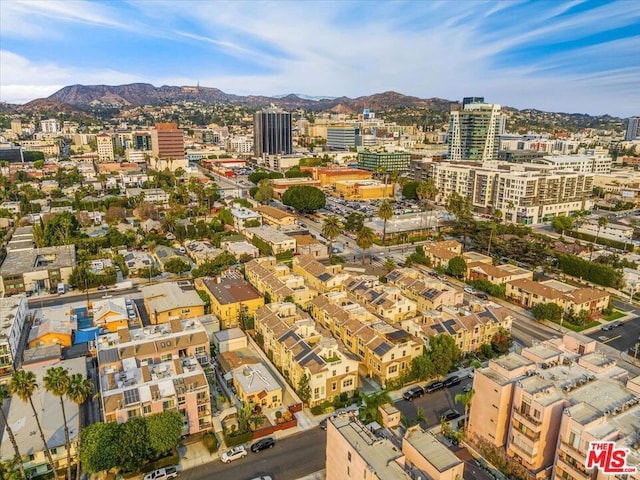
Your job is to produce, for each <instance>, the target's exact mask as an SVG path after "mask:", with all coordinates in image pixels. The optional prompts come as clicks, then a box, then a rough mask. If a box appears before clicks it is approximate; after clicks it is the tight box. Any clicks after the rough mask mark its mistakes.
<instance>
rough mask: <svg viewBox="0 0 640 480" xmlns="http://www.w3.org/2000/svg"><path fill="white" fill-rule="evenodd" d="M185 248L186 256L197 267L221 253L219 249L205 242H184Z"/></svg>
mask: <svg viewBox="0 0 640 480" xmlns="http://www.w3.org/2000/svg"><path fill="white" fill-rule="evenodd" d="M185 248H186V251H187V255H189V257H190V258H191V259H192V260H193V261H194V263H195V264H196V265H198V266H200V265H202V264H203V263H206V262H209V261H211V260H213V259H214V258H216V257H217V256H218V255H220V254H221V253H222V252H223V250H222V249H221V248H216V247H214V246H213V244H211V243H210V242H208V241H206V240H192V241H187V242H185Z"/></svg>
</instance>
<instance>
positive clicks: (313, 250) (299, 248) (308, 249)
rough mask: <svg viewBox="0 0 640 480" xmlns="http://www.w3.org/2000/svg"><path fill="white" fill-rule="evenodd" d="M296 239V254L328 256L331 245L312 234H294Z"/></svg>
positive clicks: (317, 256) (314, 256)
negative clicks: (321, 241)
mask: <svg viewBox="0 0 640 480" xmlns="http://www.w3.org/2000/svg"><path fill="white" fill-rule="evenodd" d="M293 238H295V240H296V254H298V255H310V256H312V257H313V258H328V257H329V247H328V246H327V245H325V244H324V243H320V241H319V240H318V239H316V238H314V237H313V236H312V235H293Z"/></svg>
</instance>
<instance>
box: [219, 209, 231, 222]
mask: <svg viewBox="0 0 640 480" xmlns="http://www.w3.org/2000/svg"><path fill="white" fill-rule="evenodd" d="M218 220H220V221H221V222H222V223H224V224H225V225H233V215H231V210H229V209H228V208H223V209H222V210H220V211H219V212H218Z"/></svg>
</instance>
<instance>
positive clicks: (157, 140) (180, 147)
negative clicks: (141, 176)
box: [149, 123, 189, 172]
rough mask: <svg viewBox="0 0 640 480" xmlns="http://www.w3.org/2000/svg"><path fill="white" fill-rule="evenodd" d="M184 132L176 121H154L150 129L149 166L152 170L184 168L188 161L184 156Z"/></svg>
mask: <svg viewBox="0 0 640 480" xmlns="http://www.w3.org/2000/svg"><path fill="white" fill-rule="evenodd" d="M184 152H185V150H184V133H183V131H182V130H181V129H179V128H178V124H176V123H156V125H155V128H154V129H152V130H151V158H150V160H149V166H150V167H151V168H153V169H154V170H158V171H162V170H165V169H169V171H171V172H175V171H176V170H177V169H178V168H181V169H182V170H185V169H186V168H187V167H188V166H189V162H188V161H187V159H186V157H185V153H184Z"/></svg>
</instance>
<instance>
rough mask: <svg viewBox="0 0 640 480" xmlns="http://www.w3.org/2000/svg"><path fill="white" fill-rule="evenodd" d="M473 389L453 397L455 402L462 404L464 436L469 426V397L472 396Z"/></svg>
mask: <svg viewBox="0 0 640 480" xmlns="http://www.w3.org/2000/svg"><path fill="white" fill-rule="evenodd" d="M474 393H475V390H473V389H471V390H469V391H468V392H464V393H458V394H457V395H456V396H455V397H453V401H454V402H456V403H461V404H462V405H464V434H465V436H466V434H467V430H468V428H469V410H470V409H471V399H472V398H473V394H474Z"/></svg>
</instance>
